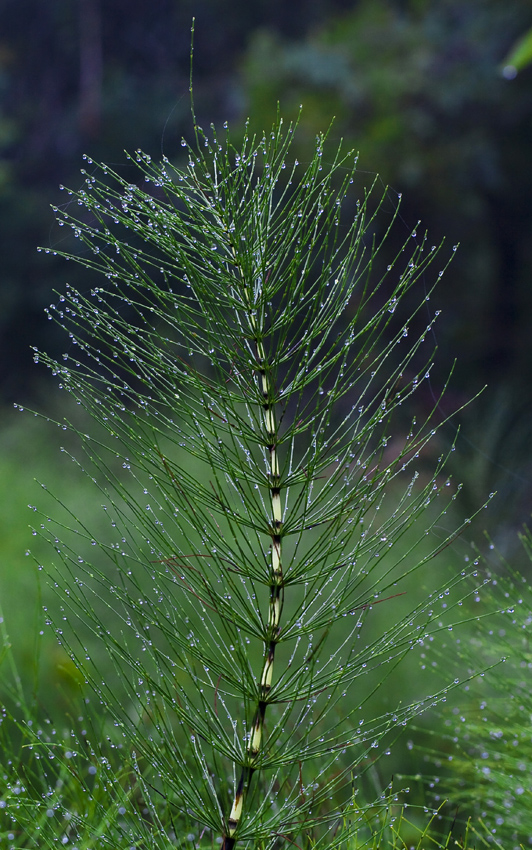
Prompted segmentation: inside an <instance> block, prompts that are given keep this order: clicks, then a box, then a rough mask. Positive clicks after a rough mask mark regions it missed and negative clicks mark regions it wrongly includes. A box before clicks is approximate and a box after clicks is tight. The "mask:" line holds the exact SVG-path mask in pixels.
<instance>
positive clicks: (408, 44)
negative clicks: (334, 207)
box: [0, 0, 532, 523]
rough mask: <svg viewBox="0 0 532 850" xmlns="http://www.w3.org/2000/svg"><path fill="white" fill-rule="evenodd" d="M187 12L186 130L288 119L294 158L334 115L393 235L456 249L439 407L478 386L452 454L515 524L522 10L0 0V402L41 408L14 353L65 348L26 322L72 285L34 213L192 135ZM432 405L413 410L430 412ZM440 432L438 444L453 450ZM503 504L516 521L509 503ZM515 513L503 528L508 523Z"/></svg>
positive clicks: (520, 393) (530, 403) (526, 378)
mask: <svg viewBox="0 0 532 850" xmlns="http://www.w3.org/2000/svg"><path fill="white" fill-rule="evenodd" d="M193 16H195V17H196V38H195V53H194V82H195V100H196V106H197V113H198V117H199V120H200V123H203V124H204V125H205V126H208V124H209V123H210V122H211V121H213V122H215V123H220V122H221V121H223V120H225V119H229V120H230V121H231V122H232V124H233V126H234V127H238V126H239V125H241V124H242V121H243V118H244V117H246V115H248V114H249V116H250V118H251V122H252V126H254V127H255V128H257V129H259V130H262V129H263V128H266V127H267V126H268V125H269V124H270V123H271V120H272V119H273V117H274V114H275V112H276V108H277V101H279V102H280V104H281V109H282V112H283V114H285V115H287V116H289V117H290V116H295V115H296V113H297V110H298V108H299V104H300V103H302V104H303V105H304V111H303V116H302V119H301V122H300V144H301V151H302V155H304V150H305V145H306V144H308V143H309V142H310V141H312V140H313V138H314V136H315V134H316V132H318V131H319V130H322V129H324V128H325V127H327V126H328V124H329V123H330V121H331V119H332V118H333V116H335V122H334V125H333V128H332V131H331V133H332V135H333V136H334V138H337V137H338V136H344V137H345V138H346V141H347V142H348V144H350V145H353V146H354V147H355V148H356V149H358V150H359V151H360V167H361V169H362V170H366V171H368V182H369V181H370V180H371V173H373V172H379V173H380V174H381V176H382V180H383V182H384V183H386V184H389V185H390V186H391V187H393V192H394V196H395V197H396V196H397V193H398V192H401V193H403V203H402V213H401V215H402V218H403V220H404V223H405V234H408V232H409V230H412V229H413V227H414V226H415V224H416V222H417V220H418V218H419V217H421V218H422V220H423V224H422V227H421V228H420V230H419V232H420V234H421V232H422V231H424V230H425V228H427V229H428V230H429V233H430V242H434V243H438V242H439V241H440V240H441V238H442V237H443V236H445V237H446V238H447V241H448V246H449V253H452V251H451V248H452V246H453V245H454V244H456V243H460V249H459V251H458V252H457V254H456V257H455V258H454V260H453V263H452V265H451V268H450V270H449V271H448V272H447V274H446V276H445V277H444V280H443V282H442V284H441V286H440V287H439V291H438V292H437V294H436V295H435V296H434V298H433V301H434V304H432V302H431V309H432V310H434V309H435V308H436V307H438V308H441V309H442V316H441V319H440V321H439V323H438V325H437V331H436V334H437V341H438V344H439V346H440V354H439V356H438V361H439V363H441V364H443V368H442V369H441V370H440V371H436V372H435V373H434V380H433V384H434V392H435V393H438V391H439V388H440V386H441V384H442V383H443V380H444V375H445V371H444V370H445V369H448V367H449V364H450V363H452V361H453V360H454V358H455V357H457V358H458V366H457V368H456V370H455V373H454V375H453V381H452V388H451V392H450V393H449V395H448V402H447V407H448V409H449V410H450V409H452V408H453V407H456V406H459V405H460V404H461V403H462V401H463V400H464V399H465V398H466V397H467V396H468V395H470V394H471V393H474V392H476V391H477V389H479V388H480V387H481V386H483V385H484V384H485V383H487V384H489V386H490V389H489V390H488V391H487V392H486V393H485V394H484V396H483V398H482V399H481V400H480V401H479V402H477V403H476V404H475V407H474V408H472V410H473V411H474V412H473V413H471V414H469V417H465V419H464V431H465V439H461V440H460V441H459V444H458V450H457V452H456V454H455V456H457V457H459V463H458V464H457V465H458V466H459V467H460V472H461V477H463V476H464V475H465V476H466V478H468V479H469V486H468V488H467V492H468V494H469V496H468V498H469V500H470V502H471V506H472V507H473V506H475V505H476V504H478V498H480V494H485V493H486V492H488V491H489V490H492V489H496V488H497V487H498V488H499V489H500V490H502V492H503V499H502V500H499V507H500V506H501V505H502V506H504V505H511V504H512V505H513V504H514V497H516V498H517V501H518V502H519V509H518V512H517V519H516V521H517V523H519V522H520V521H523V519H524V518H525V517H526V516H527V515H528V514H529V513H530V511H531V510H532V490H531V488H530V487H529V486H528V483H527V482H528V480H529V478H530V473H531V472H532V452H531V451H530V446H531V445H532V415H531V414H532V391H531V390H530V386H531V384H532V346H531V345H530V342H529V340H530V336H531V335H532V311H531V306H532V294H531V293H532V286H531V283H532V203H531V201H530V198H531V197H532V165H531V162H532V69H530V68H529V69H527V70H524V71H523V72H522V73H521V74H519V75H517V77H516V78H515V79H506V78H505V77H504V76H503V74H502V72H501V63H502V62H503V60H504V57H505V56H506V54H507V53H508V50H509V49H510V48H511V46H512V44H513V43H514V42H515V40H516V39H518V38H519V36H521V35H522V34H523V33H524V32H525V31H526V30H527V29H528V28H529V27H530V25H531V24H532V6H531V4H530V2H529V0H506V2H501V0H469V2H464V0H437V2H434V0H387V1H386V0H360V2H353V0H351V2H349V0H334V1H333V0H291V2H290V3H287V2H285V0H268V2H267V0H253V2H249V0H248V2H242V0H157V2H156V3H153V2H152V3H148V2H142V0H128V2H126V0H112V2H105V3H104V2H103V0H47V2H46V3H42V2H39V0H3V2H2V3H1V4H0V97H1V106H0V222H1V226H0V240H1V249H0V250H1V256H2V266H1V279H0V308H1V309H0V388H1V393H2V397H3V399H4V400H6V401H9V402H11V401H14V400H17V401H19V402H23V403H27V402H28V401H31V400H34V399H35V398H36V397H38V398H39V399H40V400H41V401H42V398H43V396H44V395H45V389H44V388H45V387H46V385H45V384H44V383H43V382H44V380H45V379H44V378H43V376H42V373H41V372H40V371H39V370H38V369H36V368H35V367H34V365H33V362H32V356H31V351H30V346H31V345H36V346H37V347H39V348H42V349H45V350H48V351H50V352H51V353H54V354H59V352H60V351H61V350H62V348H63V346H64V345H65V341H64V340H63V338H62V336H61V334H60V333H59V334H58V333H57V332H56V329H55V327H54V325H53V323H52V322H47V321H45V318H44V314H43V308H44V307H45V306H46V305H47V304H48V303H49V302H50V300H53V296H52V294H51V293H52V290H53V289H54V288H58V289H60V288H61V287H62V286H63V284H64V281H65V279H67V278H68V279H69V280H70V281H71V282H72V283H73V284H75V283H76V282H79V280H80V278H79V277H78V275H79V274H80V273H81V272H79V271H78V270H77V269H75V268H73V267H72V265H70V266H67V267H65V263H64V262H63V261H62V260H60V259H56V258H54V257H53V256H52V257H51V256H45V255H43V254H37V252H36V246H37V245H38V244H41V245H43V244H44V245H48V246H50V247H52V248H53V247H56V246H58V245H62V244H63V242H62V239H63V238H64V237H63V233H62V232H61V231H60V230H58V229H57V228H56V227H55V225H54V224H53V216H52V213H51V212H50V209H49V204H50V203H65V201H66V200H67V198H65V196H64V195H63V194H62V193H60V192H59V189H58V185H59V184H60V183H64V184H66V185H73V186H74V187H77V186H79V184H80V180H81V178H80V176H79V168H80V167H81V166H82V164H83V163H82V160H81V155H82V153H84V152H88V153H90V154H91V156H93V157H94V158H95V159H101V160H105V161H107V162H113V163H116V162H118V163H122V164H123V163H124V162H125V157H124V154H123V150H124V148H127V149H130V150H131V149H135V148H137V147H140V148H142V149H144V150H146V151H147V152H148V153H150V154H152V155H153V156H160V154H161V150H164V153H166V154H167V155H168V156H169V157H171V158H175V157H178V156H179V155H180V153H181V147H180V138H181V136H182V135H187V136H188V137H189V138H190V135H191V121H190V112H189V94H188V78H189V53H190V26H191V19H192V17H193ZM431 403H432V399H431V398H427V399H426V404H427V407H428V406H430V404H431ZM451 437H452V432H450V438H451ZM512 510H513V508H512ZM514 519H515V517H514Z"/></svg>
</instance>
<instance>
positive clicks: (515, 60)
mask: <svg viewBox="0 0 532 850" xmlns="http://www.w3.org/2000/svg"><path fill="white" fill-rule="evenodd" d="M531 62H532V29H530V30H527V32H525V34H524V35H523V36H521V38H520V39H519V40H518V41H517V43H516V44H514V46H513V47H512V49H511V50H510V52H509V54H508V56H507V57H506V59H505V61H504V70H506V69H507V68H510V69H514V70H515V71H522V70H523V68H526V67H527V66H528V65H530V63H531ZM509 73H510V74H511V71H510V72H508V71H506V74H507V75H509Z"/></svg>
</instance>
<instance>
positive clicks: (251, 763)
mask: <svg viewBox="0 0 532 850" xmlns="http://www.w3.org/2000/svg"><path fill="white" fill-rule="evenodd" d="M250 324H251V328H252V331H253V335H254V337H255V343H256V350H257V364H258V379H259V382H260V383H259V386H260V390H261V393H262V397H263V423H264V430H265V433H266V446H267V450H268V453H269V470H268V479H269V490H270V499H271V513H272V518H271V523H270V535H271V584H270V602H269V609H268V629H267V636H266V639H265V650H264V659H263V663H262V671H261V675H260V680H259V687H258V692H259V698H258V701H257V708H256V711H255V716H254V719H253V723H252V727H251V730H250V733H249V740H248V745H247V757H248V762H247V764H246V765H244V767H243V768H242V772H241V775H240V779H239V782H238V785H237V789H236V793H235V796H234V800H233V805H232V807H231V812H230V815H229V818H228V820H227V832H226V835H224V840H223V845H222V848H223V850H232V848H233V847H234V845H235V841H236V839H235V833H236V830H237V829H238V825H239V823H240V819H241V817H242V810H243V805H244V800H245V796H246V792H247V791H248V789H249V785H250V782H251V778H252V776H253V773H254V772H255V763H256V760H257V757H258V755H259V753H260V748H261V743H262V739H263V734H264V718H265V714H266V706H267V704H268V695H269V693H270V690H271V686H272V681H273V666H274V660H275V648H276V645H277V642H278V636H279V631H280V621H281V611H282V607H283V595H284V594H283V567H282V557H281V529H282V510H281V489H280V474H279V456H278V450H277V425H276V420H275V408H274V387H273V385H272V383H271V377H270V375H269V374H268V364H267V363H266V356H265V351H264V345H263V342H262V339H261V337H260V334H259V332H258V329H257V324H256V321H255V319H254V317H253V316H252V315H250Z"/></svg>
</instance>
